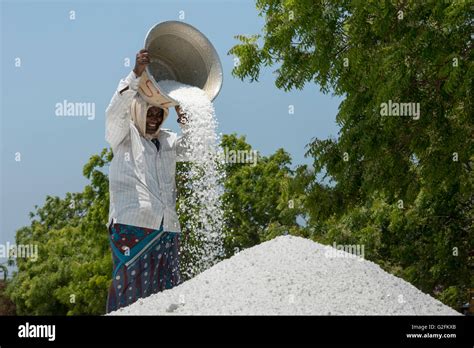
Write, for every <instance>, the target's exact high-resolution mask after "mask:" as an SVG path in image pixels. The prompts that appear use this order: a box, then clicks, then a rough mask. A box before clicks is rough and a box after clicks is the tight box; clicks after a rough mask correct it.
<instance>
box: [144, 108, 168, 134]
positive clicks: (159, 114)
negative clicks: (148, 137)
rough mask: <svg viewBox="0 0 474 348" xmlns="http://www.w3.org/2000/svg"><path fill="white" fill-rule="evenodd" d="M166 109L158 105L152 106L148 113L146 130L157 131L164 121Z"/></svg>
mask: <svg viewBox="0 0 474 348" xmlns="http://www.w3.org/2000/svg"><path fill="white" fill-rule="evenodd" d="M163 117H164V111H163V109H160V108H159V107H157V106H152V107H150V108H149V109H148V112H147V114H146V132H147V134H153V133H155V132H156V131H157V130H158V128H159V127H160V125H161V124H162V123H163Z"/></svg>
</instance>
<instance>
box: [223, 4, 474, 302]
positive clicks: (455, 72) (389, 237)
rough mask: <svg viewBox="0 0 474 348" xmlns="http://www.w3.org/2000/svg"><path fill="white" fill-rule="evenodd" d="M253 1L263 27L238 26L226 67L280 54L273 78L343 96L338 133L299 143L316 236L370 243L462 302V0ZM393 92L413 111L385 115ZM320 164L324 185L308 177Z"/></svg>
mask: <svg viewBox="0 0 474 348" xmlns="http://www.w3.org/2000/svg"><path fill="white" fill-rule="evenodd" d="M257 9H258V11H259V15H260V16H264V17H265V20H266V22H265V27H264V28H263V34H261V35H253V36H248V37H245V36H242V35H239V36H237V37H236V38H237V39H238V40H240V44H237V45H236V46H234V47H233V48H232V49H231V50H230V51H229V54H233V55H236V56H237V57H238V58H239V61H240V64H239V65H238V66H236V67H235V68H234V70H233V74H234V75H235V76H237V77H239V78H241V79H245V78H249V79H250V80H251V81H258V77H259V73H260V70H261V69H262V68H263V67H264V66H274V65H278V68H277V70H276V75H277V77H276V86H277V87H278V88H281V89H284V90H290V89H293V88H297V89H301V88H303V87H304V86H305V84H306V83H312V82H314V83H317V84H318V85H319V86H320V88H321V90H322V91H323V92H325V93H329V92H332V93H334V94H336V95H340V96H344V97H345V99H344V100H343V102H342V103H341V105H340V108H339V112H338V115H337V122H338V124H339V126H340V133H339V137H338V139H314V140H313V141H312V142H311V143H310V144H309V146H308V152H307V155H308V156H311V157H312V158H313V159H314V164H313V168H314V181H313V182H311V183H310V184H309V185H308V187H307V190H306V192H307V196H306V199H305V203H304V204H305V206H306V210H307V213H308V215H309V221H310V226H312V229H313V230H314V231H315V233H316V235H313V238H315V239H321V240H324V239H326V240H327V238H328V237H327V233H329V235H330V236H331V237H330V238H332V239H333V240H334V239H337V240H346V239H347V238H349V237H350V238H351V239H353V241H355V242H359V243H369V244H370V245H371V248H373V250H372V251H371V253H370V255H372V256H371V257H373V258H374V259H375V260H377V261H380V263H383V264H386V265H388V264H389V265H390V266H387V267H388V269H390V270H391V271H393V272H396V270H401V271H399V274H401V275H402V276H404V277H405V278H406V279H408V280H409V281H411V282H413V283H414V284H415V285H416V286H418V287H419V288H421V289H423V290H425V291H427V292H430V293H432V294H434V295H436V296H438V297H439V298H440V299H442V300H444V301H445V302H446V303H448V304H450V305H452V306H454V307H457V306H459V305H460V303H461V302H462V301H465V300H466V299H467V289H468V288H469V287H472V279H471V278H470V267H472V266H470V265H469V263H470V261H469V260H470V259H469V253H472V250H473V245H472V243H473V240H474V238H472V237H473V236H472V230H473V229H472V216H473V200H472V192H473V171H472V169H473V168H472V166H473V157H472V152H473V137H472V134H474V132H473V131H474V127H473V122H472V114H473V108H472V100H473V98H472V95H471V87H472V76H473V60H472V40H471V39H470V36H471V24H472V21H473V18H472V11H470V3H469V2H467V1H453V2H446V1H363V2H359V1H348V0H336V1H330V2H328V1H323V0H303V1H292V0H258V1H257ZM390 103H395V104H397V103H398V104H397V106H398V107H403V108H406V109H407V108H408V106H410V107H412V106H413V108H415V107H419V111H420V113H419V114H418V115H417V114H416V112H415V110H414V109H413V110H411V112H410V115H408V116H409V117H386V116H383V115H384V113H383V109H384V108H385V107H386V106H387V105H388V104H390ZM320 173H323V174H324V175H325V177H326V178H327V179H329V180H330V182H331V184H330V185H324V184H322V183H317V182H316V183H315V181H317V180H316V175H318V174H320ZM317 206H318V207H317ZM319 206H320V207H319ZM381 206H385V207H386V208H385V209H382V211H380V210H379V209H380V207H381ZM361 214H362V215H361ZM380 214H382V215H383V216H381V215H380ZM362 217H363V218H362ZM328 231H329V232H328ZM362 231H363V232H362ZM361 233H362V234H363V235H361ZM327 241H328V240H327ZM376 241H379V242H376ZM453 294H454V295H453Z"/></svg>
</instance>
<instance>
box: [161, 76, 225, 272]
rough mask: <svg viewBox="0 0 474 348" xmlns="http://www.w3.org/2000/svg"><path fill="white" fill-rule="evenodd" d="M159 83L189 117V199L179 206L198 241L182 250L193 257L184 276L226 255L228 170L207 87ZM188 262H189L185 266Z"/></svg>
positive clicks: (186, 177)
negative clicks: (224, 166) (221, 154)
mask: <svg viewBox="0 0 474 348" xmlns="http://www.w3.org/2000/svg"><path fill="white" fill-rule="evenodd" d="M159 84H160V87H161V88H162V89H163V90H164V92H165V93H166V94H168V95H169V96H170V97H171V98H173V99H175V100H177V101H178V102H179V104H180V107H181V109H182V111H183V112H184V113H186V115H187V118H188V121H187V123H186V126H185V127H183V136H184V137H186V139H187V141H186V148H187V150H188V151H187V154H186V155H187V157H188V159H189V160H190V165H189V168H188V169H187V171H186V172H185V173H184V175H185V181H186V183H187V187H186V190H187V193H186V195H185V197H186V199H185V202H184V204H180V206H179V207H178V213H179V214H180V215H181V214H186V215H188V216H189V215H191V219H190V220H189V221H187V225H186V226H185V227H186V230H187V231H189V232H190V233H191V234H192V238H193V240H194V243H192V246H191V243H189V244H187V245H186V246H184V248H187V250H182V252H184V253H187V254H188V255H192V258H188V259H186V260H184V259H181V261H180V262H181V269H182V270H184V271H183V272H184V273H185V274H184V275H185V276H187V277H188V278H189V277H192V276H194V275H196V274H198V273H200V272H201V271H203V270H206V269H208V268H209V267H211V266H212V265H214V264H215V263H216V262H217V261H219V260H221V259H222V258H223V255H224V247H223V237H222V225H223V209H222V201H221V196H222V193H223V187H222V182H223V179H224V171H223V170H222V166H221V165H220V161H222V160H221V159H220V157H219V155H218V153H219V151H218V147H219V143H220V139H219V137H218V135H217V120H216V115H215V110H214V106H213V104H212V102H211V101H210V100H209V97H208V96H207V94H206V93H205V92H204V91H203V90H201V89H200V88H197V87H193V86H189V85H185V84H182V83H180V82H177V81H172V80H163V81H160V82H159ZM190 212H192V214H190ZM184 262H187V263H188V264H184V265H183V263H184Z"/></svg>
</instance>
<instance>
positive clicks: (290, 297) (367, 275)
mask: <svg viewBox="0 0 474 348" xmlns="http://www.w3.org/2000/svg"><path fill="white" fill-rule="evenodd" d="M328 250H332V252H330V253H328ZM338 253H339V254H338ZM328 255H339V256H338V257H328ZM348 256H353V255H351V254H348V253H344V252H342V254H341V252H339V251H336V250H335V249H333V248H332V247H329V246H324V245H321V244H318V243H315V242H313V241H311V240H308V239H304V238H300V237H293V236H281V237H278V238H275V239H273V240H271V241H268V242H265V243H262V244H260V245H257V246H254V247H252V248H249V249H246V250H243V251H241V252H240V253H238V254H236V255H234V256H233V257H231V258H230V259H226V260H223V261H221V262H219V263H218V264H216V265H214V266H213V267H212V268H210V269H208V270H206V271H204V272H202V273H201V274H199V275H198V276H196V277H195V278H193V279H191V280H189V281H186V282H184V283H182V284H181V285H179V286H177V287H175V288H173V289H170V290H165V291H164V292H161V293H158V294H154V295H152V296H150V297H147V298H145V299H140V300H138V301H137V302H135V303H134V304H132V305H130V306H128V307H125V308H121V309H120V310H118V311H116V312H112V313H110V314H111V315H164V314H185V315H218V314H223V315H234V314H235V315H279V314H281V315H456V314H459V313H457V312H456V311H454V310H453V309H451V308H450V307H447V306H445V305H444V304H442V303H441V302H439V301H438V300H436V299H434V298H432V297H431V296H429V295H427V294H424V293H423V292H421V291H419V290H418V289H417V288H415V287H414V286H413V285H411V284H409V283H407V282H406V281H404V280H402V279H400V278H397V277H395V276H393V275H391V274H389V273H387V272H385V271H383V270H382V269H381V268H380V267H379V266H378V265H376V264H374V263H372V262H370V261H366V260H363V259H360V258H358V257H348Z"/></svg>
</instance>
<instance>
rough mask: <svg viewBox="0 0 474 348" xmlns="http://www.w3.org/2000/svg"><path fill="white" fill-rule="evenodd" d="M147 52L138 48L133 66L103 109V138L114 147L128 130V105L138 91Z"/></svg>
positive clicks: (147, 60) (146, 62)
mask: <svg viewBox="0 0 474 348" xmlns="http://www.w3.org/2000/svg"><path fill="white" fill-rule="evenodd" d="M149 62H150V59H149V57H148V52H147V51H146V50H144V49H142V50H140V51H139V52H138V53H137V55H136V60H135V68H134V69H133V71H131V72H130V74H128V76H127V77H126V78H124V79H122V80H120V82H119V85H118V87H117V90H116V91H115V93H114V95H113V97H112V100H111V101H110V103H109V106H108V107H107V109H106V111H105V140H106V141H107V142H108V143H109V144H110V146H111V147H112V149H114V148H116V147H117V146H118V145H119V144H120V143H121V142H122V141H123V139H124V138H125V136H126V135H127V134H128V132H129V131H130V105H131V103H132V99H133V98H134V97H135V95H136V93H137V91H138V83H139V80H140V75H141V74H142V72H143V71H144V70H145V68H146V66H147V65H148V64H149Z"/></svg>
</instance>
